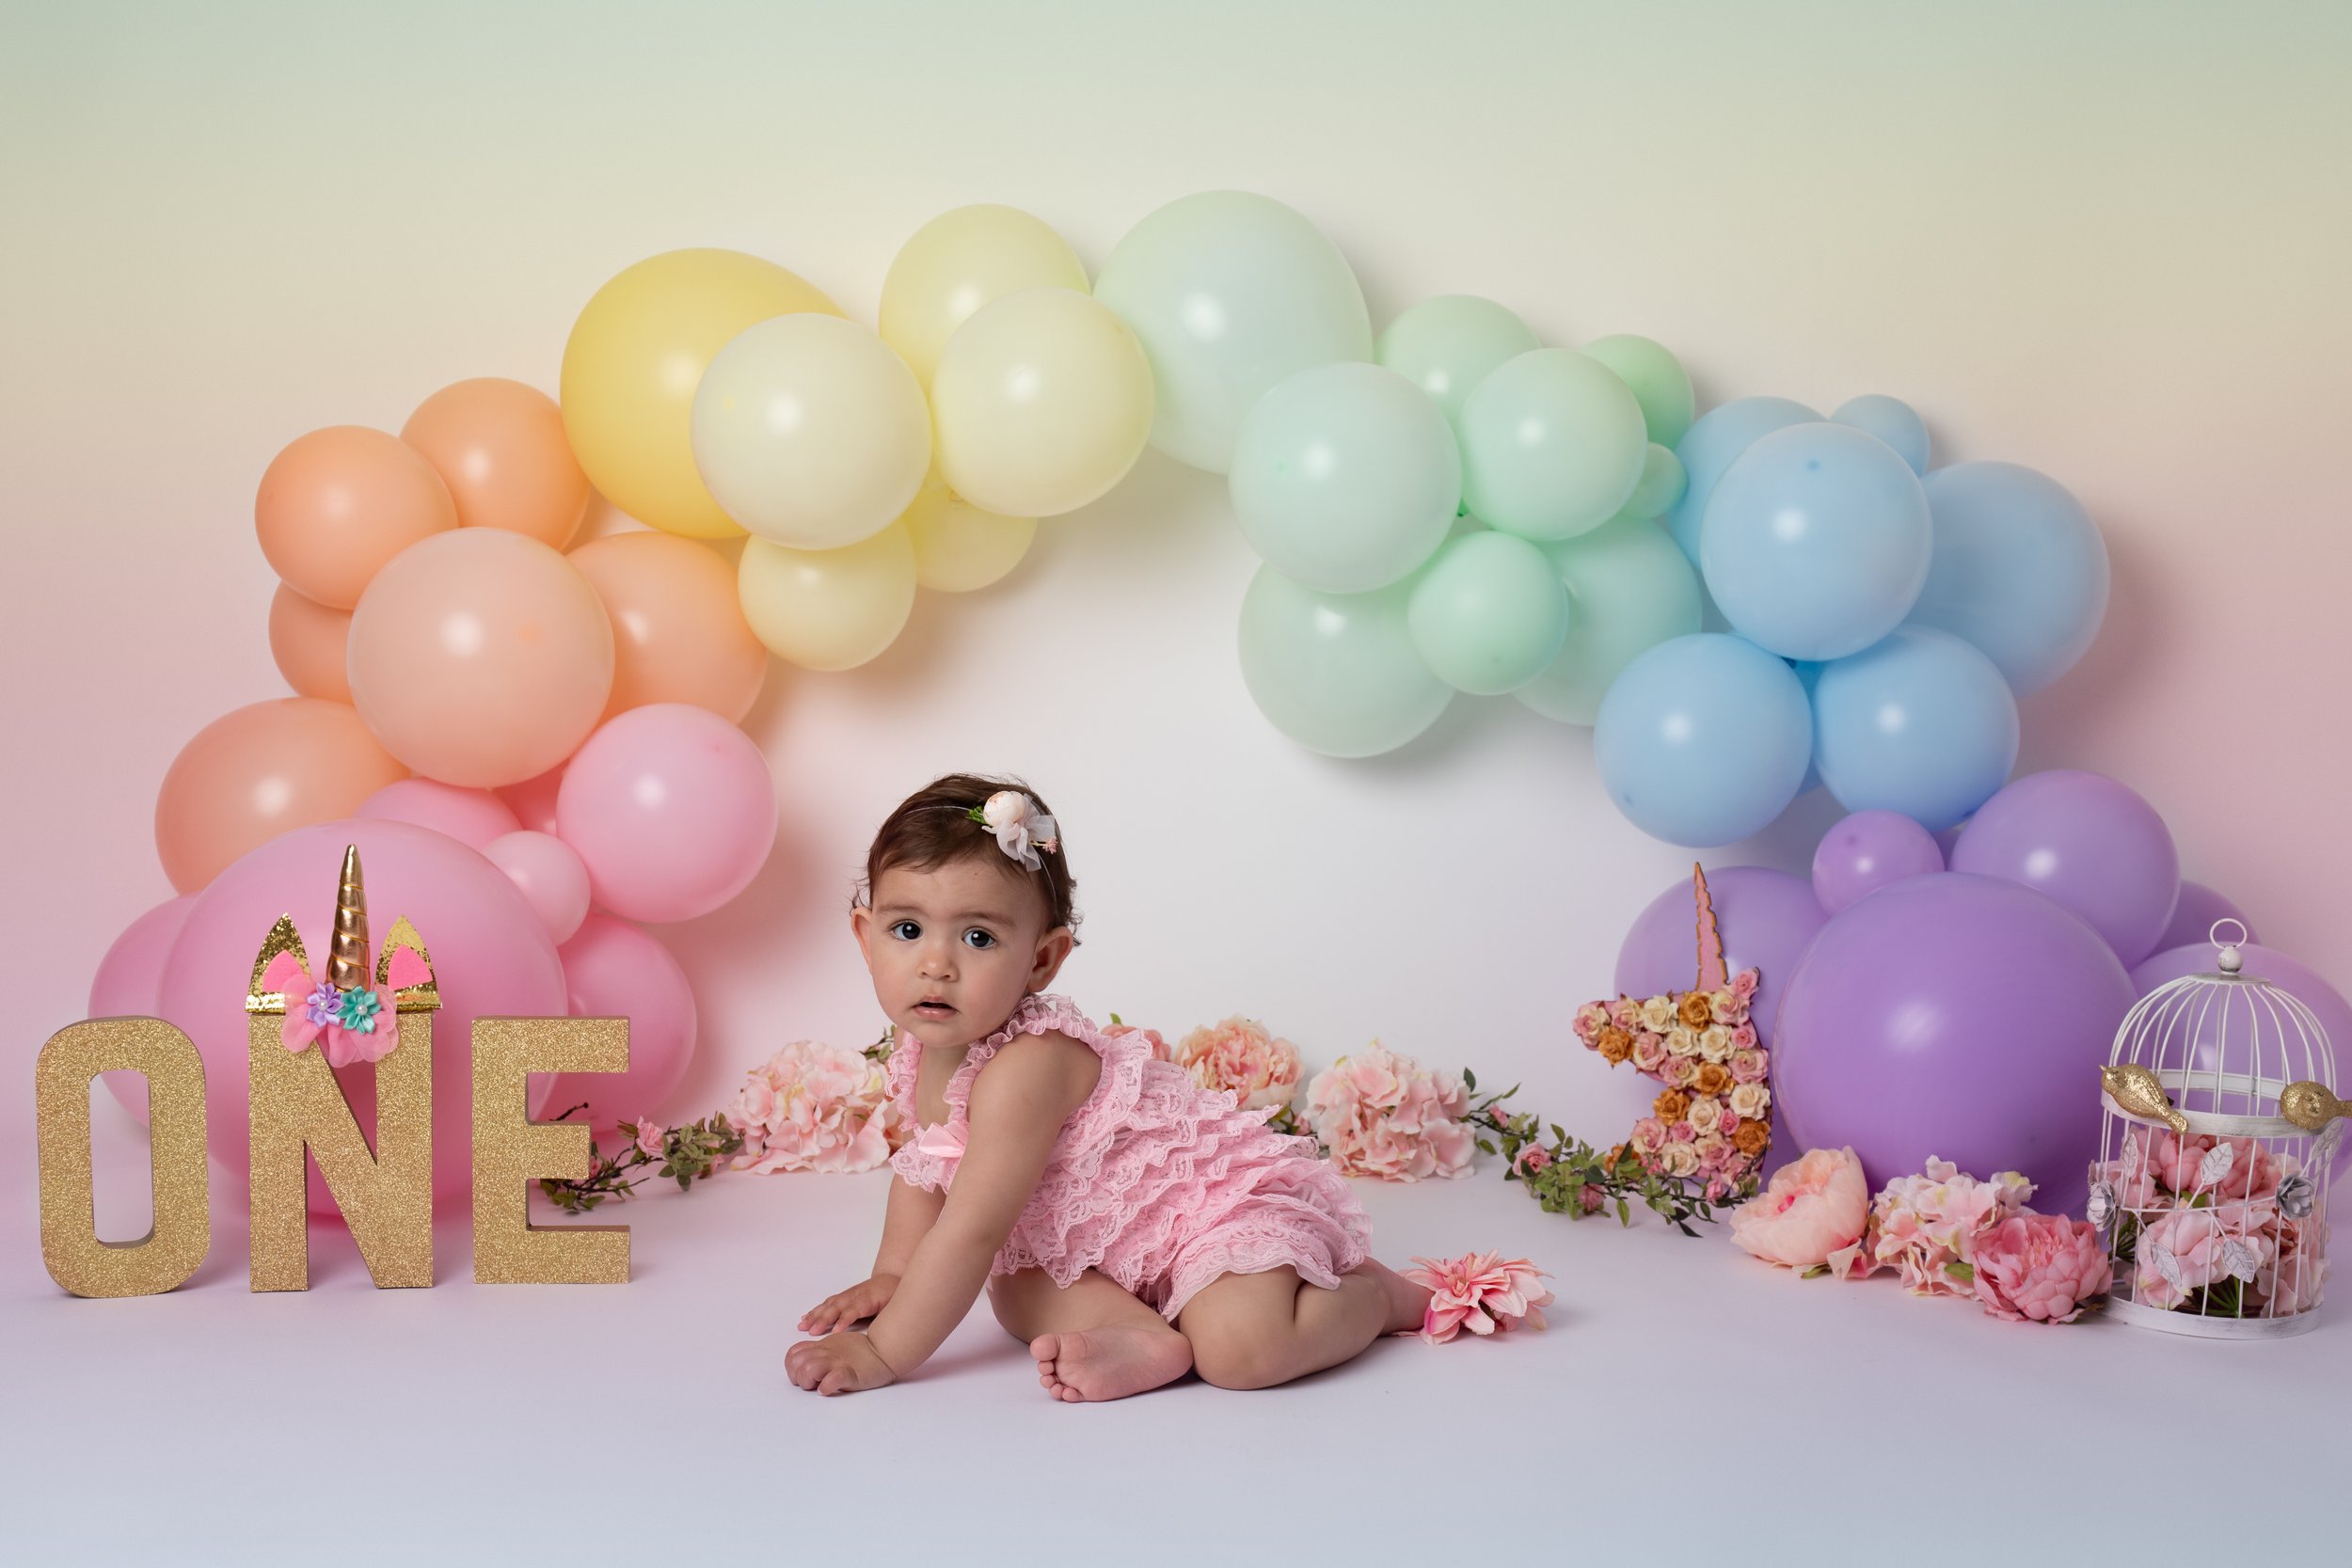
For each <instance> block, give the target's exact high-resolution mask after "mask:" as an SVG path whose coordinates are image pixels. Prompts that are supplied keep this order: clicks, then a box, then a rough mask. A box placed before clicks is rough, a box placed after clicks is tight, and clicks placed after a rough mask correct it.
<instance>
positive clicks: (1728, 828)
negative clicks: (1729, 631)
mask: <svg viewBox="0 0 2352 1568" xmlns="http://www.w3.org/2000/svg"><path fill="white" fill-rule="evenodd" d="M1812 750H1813V717H1812V714H1811V712H1810V711H1809V710H1808V708H1807V706H1806V705H1805V700H1804V686H1803V685H1802V684H1800V683H1799V682H1798V680H1797V675H1796V672H1795V671H1793V670H1791V669H1789V668H1788V664H1787V663H1786V662H1785V661H1783V660H1781V659H1778V658H1775V657H1772V655H1771V654H1768V653H1766V652H1765V651H1764V650H1763V649H1761V648H1759V647H1757V646H1756V644H1755V643H1753V642H1750V641H1746V640H1745V639H1743V638H1738V637H1726V636H1724V635H1723V634H1722V633H1720V632H1699V633H1695V634H1693V635H1692V636H1690V637H1677V638H1676V639H1675V640H1674V641H1671V642H1661V643H1660V644H1659V645H1658V646H1656V647H1655V648H1652V649H1650V650H1649V652H1647V653H1645V654H1644V655H1642V656H1641V657H1638V658H1636V659H1635V660H1634V661H1633V662H1632V663H1630V664H1629V665H1627V666H1626V668H1625V673H1622V674H1620V675H1619V676H1618V677H1617V678H1616V681H1615V682H1614V684H1613V685H1612V686H1611V687H1610V688H1609V695H1608V696H1607V697H1605V698H1603V699H1602V700H1601V705H1600V719H1599V722H1597V724H1595V725H1594V726H1593V754H1594V757H1595V758H1596V759H1597V761H1598V763H1599V765H1600V777H1601V783H1602V784H1604V785H1605V786H1606V787H1607V788H1608V791H1609V798H1610V799H1611V800H1614V801H1615V802H1616V803H1617V809H1618V810H1619V811H1621V812H1623V813H1625V815H1626V816H1627V817H1628V818H1629V820H1630V821H1631V822H1632V823H1633V825H1634V826H1635V827H1637V828H1639V829H1641V830H1642V831H1643V832H1645V833H1647V834H1649V835H1650V836H1651V837H1653V838H1662V839H1664V840H1666V841H1667V842H1668V843H1670V844H1681V845H1687V846H1690V847H1694V848H1708V847H1714V846H1717V845H1723V844H1731V843H1735V842H1737V841H1738V840H1740V839H1743V838H1746V837H1748V836H1749V835H1751V834H1753V833H1756V832H1761V831H1763V829H1764V828H1765V827H1767V826H1768V825H1770V824H1771V822H1772V819H1773V818H1774V817H1776V816H1779V815H1780V814H1781V813H1782V812H1783V811H1785V810H1787V809H1788V802H1789V801H1791V800H1795V799H1796V795H1797V785H1798V784H1800V783H1801V782H1802V781H1803V780H1804V769H1805V761H1806V758H1807V757H1809V756H1810V755H1811V753H1812Z"/></svg>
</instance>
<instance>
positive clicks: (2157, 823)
mask: <svg viewBox="0 0 2352 1568" xmlns="http://www.w3.org/2000/svg"><path fill="white" fill-rule="evenodd" d="M1951 863H1952V869H1953V870H1954V871H1966V872H1970V873H1973V874H1974V875H1977V876H1979V877H1998V878H2000V879H2003V880H2005V881H2011V882H2020V883H2023V884H2024V885H2025V886H2026V887H2029V888H2031V889H2033V890H2034V891H2035V892H2036V893H2039V894H2041V895H2042V896H2043V897H2045V898H2049V899H2052V900H2054V901H2056V902H2057V903H2058V905H2060V906H2061V907H2063V908H2065V909H2068V910H2071V911H2074V913H2076V914H2078V915H2080V916H2082V917H2083V918H2084V919H2085V920H2088V921H2089V922H2090V926H2091V929H2093V930H2095V931H2097V932H2098V933H2099V934H2100V935H2101V936H2103V937H2105V938H2106V940H2107V945H2108V946H2110V947H2112V948H2114V949H2115V956H2116V958H2119V959H2121V960H2122V963H2123V965H2124V967H2125V968H2127V969H2128V968H2129V967H2130V966H2132V965H2133V964H2136V963H2137V962H2139V960H2140V959H2142V958H2146V957H2147V956H2148V955H2149V954H2151V953H2153V952H2154V951H2155V950H2156V942H2157V939H2158V938H2160V937H2162V936H2163V935H2164V932H2165V927H2168V926H2169V925H2171V924H2172V911H2173V909H2174V907H2175V906H2176V905H2178V903H2179V902H2180V896H2181V858H2180V855H2179V853H2178V852H2177V851H2176V850H2175V849H2174V848H2173V847H2172V834H2171V832H2170V831H2169V830H2168V829H2167V828H2166V827H2165V825H2164V818H2163V817H2161V816H2157V815H2156V808H2155V807H2153V806H2152V805H2150V804H2149V803H2148V802H2147V801H2146V800H2141V799H2140V798H2139V796H2138V794H2137V792H2136V791H2134V790H2133V789H2132V788H2131V787H2130V786H2128V785H2126V784H2119V783H2117V782H2116V781H2115V780H2113V779H2110V778H2108V777H2107V776H2106V774H2104V773H2086V772H2082V771H2079V770H2077V769H2074V768H2055V769H2053V770H2051V771H2049V772H2047V773H2029V774H2027V775H2026V777H2024V778H2022V779H2019V780H2018V781H2017V782H2016V783H2015V784H2010V786H2009V787H2007V788H2006V789H2004V790H2002V791H2001V792H2000V793H1999V794H1997V795H1995V796H1994V797H1993V799H1991V800H1987V801H1986V802H1985V803H1984V804H1983V805H1982V806H1980V807H1979V808H1978V810H1977V815H1976V816H1974V817H1973V818H1971V819H1970V821H1969V823H1968V825H1967V826H1966V827H1965V828H1963V829H1962V830H1961V833H1960V842H1958V843H1957V844H1955V845H1953V846H1952V857H1951Z"/></svg>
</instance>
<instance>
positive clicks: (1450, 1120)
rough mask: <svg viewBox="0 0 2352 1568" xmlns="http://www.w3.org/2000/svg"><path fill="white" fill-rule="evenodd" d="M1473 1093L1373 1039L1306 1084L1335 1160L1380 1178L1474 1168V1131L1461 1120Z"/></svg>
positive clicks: (1311, 1112) (1312, 1115)
mask: <svg viewBox="0 0 2352 1568" xmlns="http://www.w3.org/2000/svg"><path fill="white" fill-rule="evenodd" d="M1469 1109H1470V1093H1469V1091H1468V1090H1466V1089H1465V1088H1464V1087H1463V1086H1462V1081H1461V1079H1460V1078H1458V1077H1456V1076H1455V1075H1454V1074H1453V1073H1451V1072H1442V1071H1432V1070H1430V1069H1427V1068H1425V1067H1422V1065H1421V1064H1420V1063H1419V1062H1416V1061H1414V1060H1413V1059H1412V1058H1411V1057H1410V1056H1406V1055H1400V1054H1399V1053H1396V1052H1393V1051H1391V1050H1390V1049H1389V1048H1388V1047H1387V1046H1385V1045H1382V1044H1381V1043H1380V1042H1379V1041H1378V1040H1375V1041H1373V1042H1372V1044H1371V1045H1370V1046H1369V1047H1367V1048H1366V1049H1364V1050H1362V1051H1359V1052H1357V1053H1354V1054H1352V1055H1347V1056H1342V1057H1341V1058H1340V1059H1339V1060H1338V1061H1336V1062H1334V1063H1332V1064H1331V1065H1330V1066H1329V1067H1327V1068H1326V1069H1324V1070H1323V1071H1322V1072H1320V1073H1318V1074H1316V1076H1315V1080H1314V1082H1313V1083H1311V1084H1310V1085H1308V1086H1307V1114H1308V1117H1309V1119H1310V1120H1311V1122H1312V1124H1313V1126H1314V1130H1315V1135H1316V1136H1317V1137H1319V1138H1321V1139H1322V1140H1323V1141H1324V1143H1325V1145H1326V1146H1327V1147H1328V1148H1330V1150H1331V1162H1332V1164H1335V1165H1337V1166H1338V1167H1339V1168H1340V1169H1341V1170H1342V1171H1343V1172H1344V1173H1345V1174H1347V1175H1349V1176H1371V1177H1377V1178H1378V1179H1380V1180H1383V1181H1419V1180H1422V1179H1423V1178H1424V1177H1432V1176H1437V1177H1447V1178H1452V1177H1456V1176H1460V1175H1462V1174H1464V1173H1465V1172H1467V1171H1468V1170H1469V1169H1470V1159H1471V1156H1472V1155H1473V1153H1474V1152H1475V1150H1476V1134H1475V1133H1474V1132H1472V1130H1471V1128H1470V1124H1469V1123H1468V1122H1466V1121H1464V1120H1462V1119H1461V1117H1462V1116H1463V1114H1464V1113H1465V1112H1467V1111H1468V1110H1469Z"/></svg>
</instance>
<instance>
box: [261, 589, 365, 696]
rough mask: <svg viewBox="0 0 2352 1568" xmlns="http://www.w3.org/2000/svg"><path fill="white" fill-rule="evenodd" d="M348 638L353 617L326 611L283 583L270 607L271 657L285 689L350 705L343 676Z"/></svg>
mask: <svg viewBox="0 0 2352 1568" xmlns="http://www.w3.org/2000/svg"><path fill="white" fill-rule="evenodd" d="M350 639H351V612H350V611H349V610H329V609H327V608H326V606H325V605H323V604H320V603H318V602H317V601H315V600H312V599H306V598H304V597H303V596H302V595H301V594H297V593H295V592H294V590H293V589H291V588H289V587H287V586H286V585H285V584H284V583H282V582H281V583H279V584H278V594H277V596H276V597H274V598H272V599H271V600H270V602H269V654H270V657H272V658H274V659H276V660H277V661H278V673H279V674H281V675H283V676H285V677H286V684H287V685H288V686H291V687H293V688H294V689H295V690H296V691H299V692H301V693H302V694H303V695H304V696H305V697H324V698H326V700H327V701H328V702H331V703H348V702H350V701H351V681H350V679H349V678H348V677H347V676H345V675H344V673H343V645H344V644H345V643H346V642H348V641H350Z"/></svg>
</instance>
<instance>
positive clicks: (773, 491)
mask: <svg viewBox="0 0 2352 1568" xmlns="http://www.w3.org/2000/svg"><path fill="white" fill-rule="evenodd" d="M692 429H693V439H694V467H695V468H696V469H697V470H698V471H699V472H700V473H701V474H702V478H703V483H705V484H707V485H708V486H709V487H710V494H711V496H712V497H713V498H714V499H716V500H717V501H718V503H719V506H720V508H721V510H723V512H725V513H726V515H728V516H730V517H732V518H734V519H735V520H736V521H737V522H739V523H740V524H742V525H743V527H745V528H746V529H748V530H750V531H752V532H754V533H755V534H757V535H758V536H759V537H761V538H762V539H771V540H773V541H775V542H776V543H777V544H779V545H788V546H792V547H793V548H794V549H800V550H832V549H839V548H840V547H841V546H844V545H854V544H856V543H857V542H858V541H859V540H861V539H866V538H870V537H871V536H872V535H874V534H876V533H878V532H880V531H882V529H884V528H887V527H888V526H889V525H890V524H891V523H892V522H893V521H894V520H895V519H896V518H897V517H898V514H900V513H901V512H904V511H905V510H906V509H907V507H908V505H909V503H911V502H912V501H913V500H914V495H915V492H916V491H918V490H920V489H921V488H922V487H923V476H924V475H925V474H926V473H927V472H929V471H930V463H931V420H930V409H929V408H928V407H926V406H925V404H924V402H923V388H922V385H921V384H920V383H919V382H917V381H916V380H915V379H914V372H913V371H911V370H909V369H907V364H906V361H905V360H903V359H901V358H899V357H898V355H896V354H894V353H893V352H891V348H890V345H889V344H888V343H885V342H883V341H882V340H881V339H880V338H877V337H875V336H874V335H873V334H872V333H871V332H868V331H867V330H866V328H864V327H862V326H860V325H857V324H856V323H855V322H850V321H844V320H842V319H841V318H840V317H838V316H819V315H808V314H803V315H792V316H777V317H775V318H774V319H772V320H770V321H764V322H760V323H758V324H757V325H754V326H750V327H746V328H745V329H744V330H743V331H742V332H741V333H739V335H738V336H737V337H736V338H734V339H733V340H732V341H729V342H728V344H727V345H726V346H725V347H724V348H723V349H721V350H720V351H719V352H718V354H717V355H715V356H713V357H712V359H711V361H710V368H709V369H708V370H707V371H705V372H703V379H702V386H701V387H700V388H698V389H697V390H696V391H695V393H694V416H693V425H692Z"/></svg>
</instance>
